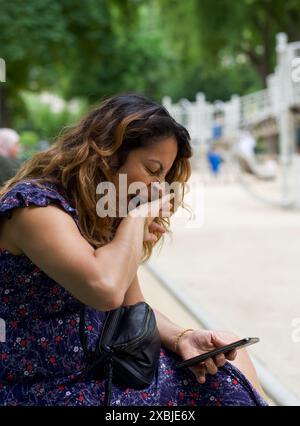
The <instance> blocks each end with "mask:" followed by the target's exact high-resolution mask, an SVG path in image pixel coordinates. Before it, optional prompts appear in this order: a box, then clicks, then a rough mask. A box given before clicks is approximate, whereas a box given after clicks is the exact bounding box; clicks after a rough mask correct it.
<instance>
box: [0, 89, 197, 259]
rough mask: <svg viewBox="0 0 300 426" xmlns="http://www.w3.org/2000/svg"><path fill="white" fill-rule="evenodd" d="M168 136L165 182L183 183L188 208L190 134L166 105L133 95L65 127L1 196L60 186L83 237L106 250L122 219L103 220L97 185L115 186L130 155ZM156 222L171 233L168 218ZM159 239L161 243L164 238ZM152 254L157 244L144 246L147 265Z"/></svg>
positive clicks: (106, 103)
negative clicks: (171, 140) (171, 153)
mask: <svg viewBox="0 0 300 426" xmlns="http://www.w3.org/2000/svg"><path fill="white" fill-rule="evenodd" d="M166 137H175V139H176V141H177V147H178V149H177V156H176V159H175V161H174V163H173V165H172V168H171V169H170V171H169V172H168V174H167V175H166V178H165V180H166V182H167V183H168V184H171V183H172V182H178V183H180V185H181V189H182V191H181V194H182V198H181V200H180V201H181V205H182V206H183V207H185V206H184V204H183V197H184V193H185V183H186V182H187V180H188V179H189V177H190V175H191V166H190V161H189V158H190V157H191V156H192V148H191V145H190V136H189V133H188V131H187V130H186V129H185V128H184V127H183V126H182V125H180V124H179V123H177V122H176V121H175V120H174V118H172V117H171V115H170V114H169V112H168V111H167V110H166V109H165V108H164V107H163V106H161V105H160V104H158V103H155V102H154V101H152V100H150V99H149V98H147V97H145V96H143V95H140V94H136V93H131V92H126V93H122V94H119V95H117V96H113V97H109V98H106V99H104V100H103V101H102V102H101V104H100V105H99V106H97V107H95V108H93V109H92V110H91V111H90V112H88V113H87V114H86V115H85V116H84V117H83V118H82V119H81V120H80V122H79V123H78V124H76V125H75V126H73V127H72V128H66V129H65V130H64V131H63V132H62V134H61V135H60V136H59V137H58V138H57V140H56V141H55V142H54V143H53V144H52V145H51V146H50V148H49V149H47V150H45V151H42V152H38V153H36V154H35V155H34V156H33V157H32V158H30V159H29V160H27V161H26V162H25V163H24V164H23V165H22V167H21V168H20V170H19V171H18V172H17V174H16V175H15V176H14V177H13V178H11V179H10V180H8V181H7V182H6V183H5V185H4V186H3V187H2V188H1V190H0V197H1V196H3V195H4V194H5V193H6V192H7V191H8V190H9V189H11V188H12V187H13V186H14V185H15V184H16V183H18V182H20V181H22V180H25V179H37V180H38V182H41V184H42V183H43V181H52V182H54V183H56V184H59V185H60V186H61V187H62V188H63V189H64V190H65V192H66V194H67V195H68V197H69V200H70V201H71V203H72V204H73V206H74V207H75V208H76V209H77V211H78V216H79V225H80V229H81V231H82V234H83V236H84V237H85V238H86V240H87V241H88V242H89V243H90V244H91V245H92V246H93V247H94V248H98V247H101V246H103V245H104V244H106V243H108V242H109V241H111V240H112V238H113V236H114V233H115V231H116V228H117V226H118V224H119V223H120V218H110V217H105V218H102V217H101V218H100V217H98V215H97V212H96V204H97V194H96V187H97V185H98V184H99V183H100V182H102V181H111V179H112V176H113V175H114V174H115V173H116V172H117V171H118V169H119V168H120V167H121V166H122V165H123V164H124V162H125V161H126V158H127V155H128V153H129V152H130V151H131V150H134V149H139V148H144V147H147V146H149V145H151V144H153V143H154V142H158V143H159V141H161V140H163V139H164V138H166ZM116 159H117V160H116ZM173 207H174V204H173ZM155 221H156V222H157V223H160V224H162V225H164V227H165V229H166V231H170V230H169V226H170V220H169V218H155ZM157 236H158V240H157V242H158V241H159V240H160V238H162V237H163V236H162V235H157ZM157 242H156V243H155V244H157ZM152 249H153V244H152V243H150V242H147V243H144V253H143V261H145V260H147V259H148V258H149V257H150V256H151V253H152Z"/></svg>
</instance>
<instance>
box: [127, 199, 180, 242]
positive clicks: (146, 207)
mask: <svg viewBox="0 0 300 426" xmlns="http://www.w3.org/2000/svg"><path fill="white" fill-rule="evenodd" d="M172 198H174V194H173V193H169V194H165V195H162V194H160V196H159V198H157V199H155V200H154V201H150V202H145V203H143V204H141V205H139V206H138V207H136V208H134V209H132V210H130V212H129V215H131V216H133V217H141V216H142V217H145V226H144V242H148V241H150V242H152V243H155V242H156V241H157V239H158V237H157V236H156V235H155V233H161V234H163V233H164V232H165V228H164V226H162V225H160V224H158V223H156V222H154V219H155V218H156V217H170V216H171V214H172V211H171V209H172V204H171V203H170V201H171V200H172Z"/></svg>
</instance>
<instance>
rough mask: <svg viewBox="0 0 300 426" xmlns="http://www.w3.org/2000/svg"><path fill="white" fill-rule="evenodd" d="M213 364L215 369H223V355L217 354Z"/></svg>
mask: <svg viewBox="0 0 300 426" xmlns="http://www.w3.org/2000/svg"><path fill="white" fill-rule="evenodd" d="M215 364H216V366H217V367H223V365H225V364H226V357H225V355H224V354H219V355H216V356H215Z"/></svg>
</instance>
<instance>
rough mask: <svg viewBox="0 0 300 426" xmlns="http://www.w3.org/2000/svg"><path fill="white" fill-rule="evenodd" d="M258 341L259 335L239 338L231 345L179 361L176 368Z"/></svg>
mask: <svg viewBox="0 0 300 426" xmlns="http://www.w3.org/2000/svg"><path fill="white" fill-rule="evenodd" d="M258 342H259V338H258V337H245V338H244V339H242V340H238V341H237V342H233V343H230V344H229V345H226V346H221V347H220V348H217V349H214V350H212V351H210V352H205V353H204V354H201V355H197V356H194V357H193V358H189V359H186V360H185V361H181V362H178V363H177V364H176V365H175V368H184V367H191V366H192V365H195V364H198V363H199V362H202V361H205V360H206V359H207V358H211V357H213V356H216V355H218V354H226V353H228V352H230V351H232V350H233V349H239V348H244V347H245V346H250V345H253V344H254V343H258Z"/></svg>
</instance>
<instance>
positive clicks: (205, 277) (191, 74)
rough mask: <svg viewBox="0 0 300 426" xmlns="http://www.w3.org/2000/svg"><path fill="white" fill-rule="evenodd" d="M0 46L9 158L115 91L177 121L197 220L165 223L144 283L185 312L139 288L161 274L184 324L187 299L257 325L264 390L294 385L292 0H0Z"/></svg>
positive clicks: (298, 240)
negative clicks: (14, 144)
mask: <svg viewBox="0 0 300 426" xmlns="http://www.w3.org/2000/svg"><path fill="white" fill-rule="evenodd" d="M0 58H2V60H3V63H4V64H5V73H4V70H3V69H2V82H0V128H11V129H14V130H15V131H17V133H18V135H19V136H20V147H21V149H20V151H19V153H18V160H19V161H20V162H22V161H25V160H26V159H28V158H30V157H31V156H32V155H33V154H34V153H35V152H37V151H39V150H42V149H46V148H47V147H48V146H49V145H50V144H51V143H52V142H53V141H54V140H55V138H56V137H57V136H58V135H59V133H60V132H61V130H62V129H63V128H64V127H66V126H69V125H72V124H73V123H75V122H76V120H77V119H78V118H79V117H81V116H82V114H83V113H84V112H85V111H86V110H87V109H88V108H89V107H90V106H92V105H95V104H97V103H99V102H100V101H101V99H103V98H104V97H108V96H110V95H115V94H117V93H120V92H124V91H134V92H139V93H143V94H145V95H147V96H149V97H151V98H152V99H154V100H156V101H158V102H160V103H163V104H164V105H165V106H166V108H168V110H169V111H170V113H171V114H172V115H173V116H174V117H175V118H176V119H177V120H178V121H180V122H181V123H183V124H184V125H186V127H187V128H188V130H189V131H190V134H191V137H192V144H193V149H194V156H193V159H192V166H193V174H192V178H191V182H192V183H194V184H195V186H194V187H192V191H194V195H195V194H196V196H197V197H199V199H201V200H202V207H200V210H201V212H200V211H198V212H196V214H199V215H202V217H203V224H202V226H201V227H197V228H195V229H193V228H192V227H191V228H190V229H187V228H186V227H185V226H178V225H176V224H174V233H173V237H172V241H168V242H167V244H166V245H165V246H164V248H163V249H162V251H161V252H160V253H157V254H155V255H154V256H153V259H151V260H150V262H149V269H148V270H146V269H145V268H144V269H143V274H144V275H143V277H144V278H145V282H144V284H143V285H144V287H145V292H148V293H149V297H151V298H152V300H153V304H155V303H163V304H164V308H165V310H166V311H168V309H169V310H170V306H172V309H171V312H170V315H171V316H172V315H173V316H174V320H175V319H177V322H180V315H179V314H177V310H176V309H178V312H181V311H180V309H181V308H182V305H183V304H182V303H181V304H180V301H179V300H177V301H176V303H175V302H174V301H171V299H168V297H167V296H166V295H165V293H162V294H164V297H162V298H161V300H158V299H159V298H158V297H155V296H157V294H159V293H158V292H157V293H155V292H154V293H151V290H150V289H149V286H150V284H151V285H152V284H153V285H154V286H155V285H157V286H159V285H161V284H162V283H163V282H165V281H166V282H169V283H171V287H172V288H173V287H174V289H175V290H174V291H175V293H176V289H177V290H178V289H180V290H181V291H182V292H184V294H185V297H186V304H185V309H186V314H185V315H186V316H185V317H184V318H185V319H184V321H186V324H187V325H189V324H191V323H192V321H194V320H195V318H192V316H190V317H189V306H190V305H189V300H193V302H194V303H196V304H197V305H198V306H201V308H202V309H203V312H207V313H209V318H213V320H212V321H211V322H210V321H208V322H205V321H202V323H203V324H202V325H204V326H205V325H210V324H212V323H215V324H218V325H220V327H223V328H228V329H231V330H232V331H235V332H236V333H238V334H240V335H241V337H246V335H253V336H254V335H257V336H259V337H260V338H261V343H260V344H258V345H256V347H253V349H252V350H251V351H252V352H251V353H253V354H254V356H255V357H256V359H257V360H259V362H261V364H262V365H263V366H264V368H263V369H262V372H261V378H262V380H263V382H264V383H263V384H264V385H265V387H268V389H267V390H268V392H269V393H271V394H272V389H271V388H273V390H274V392H273V394H272V395H271V396H272V397H273V398H274V399H275V400H277V403H279V404H280V403H283V402H284V401H285V402H286V401H291V400H292V398H293V396H295V397H296V398H297V397H298V398H299V399H300V368H299V366H298V359H299V358H300V330H299V327H300V303H299V301H300V288H299V272H298V268H299V258H298V255H299V253H300V226H299V225H300V212H299V205H300V195H299V194H300V191H299V188H300V187H299V176H300V165H299V163H300V162H299V158H300V156H299V152H300V130H299V129H300V124H299V123H300V89H299V80H300V79H298V77H300V73H297V65H298V64H299V62H298V60H300V59H299V58H300V2H299V0H239V1H236V0H185V1H179V0H85V1H84V2H82V1H79V0H26V1H24V0H14V1H13V2H10V1H7V0H0ZM293 67H294V68H293ZM293 71H294V77H293ZM4 74H5V79H4V78H3V75H4ZM191 207H193V206H191ZM150 271H151V274H152V275H151V274H150ZM161 273H162V274H163V276H164V277H167V278H166V279H165V280H164V279H162V278H161V279H160V274H161ZM149 274H150V275H151V276H152V279H153V282H152V281H151V279H150V275H149ZM154 277H155V279H154ZM155 281H156V284H155ZM147 283H148V284H149V285H148V288H147ZM171 287H170V288H169V289H168V292H169V294H170V293H172V291H173V290H172V288H171ZM157 288H158V287H157ZM162 291H163V290H162ZM148 293H147V294H148ZM177 299H178V298H177ZM200 316H201V315H200ZM200 316H199V318H198V320H199V323H201V318H200ZM189 321H190V322H189ZM268 373H270V376H268ZM273 379H274V380H275V381H274V382H272V380H273ZM270 389H271V391H270ZM280 393H281V396H282V398H280V395H279V396H278V394H280ZM285 398H286V399H285ZM289 398H290V399H289Z"/></svg>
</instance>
